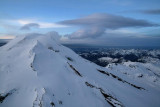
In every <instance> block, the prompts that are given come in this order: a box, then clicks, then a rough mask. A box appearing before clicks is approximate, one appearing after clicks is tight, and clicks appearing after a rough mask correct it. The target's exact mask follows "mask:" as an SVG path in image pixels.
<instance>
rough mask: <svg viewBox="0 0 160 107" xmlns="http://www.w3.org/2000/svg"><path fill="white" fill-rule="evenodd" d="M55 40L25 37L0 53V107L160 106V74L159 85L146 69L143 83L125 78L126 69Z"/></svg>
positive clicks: (137, 77)
mask: <svg viewBox="0 0 160 107" xmlns="http://www.w3.org/2000/svg"><path fill="white" fill-rule="evenodd" d="M55 36H56V35H55V34H54V35H53V36H52V34H45V35H39V34H34V36H33V35H26V36H21V37H18V38H16V39H14V40H12V41H11V42H9V43H8V44H7V45H5V46H3V47H1V48H0V107H52V106H53V107H54V106H55V107H106V106H108V107H110V106H113V107H119V106H121V107H122V106H126V107H135V106H136V107H158V106H160V101H159V99H160V83H159V73H160V71H159V69H158V68H157V69H158V70H155V71H156V74H157V76H155V75H154V76H155V77H153V78H156V79H157V80H154V79H152V76H153V73H151V72H150V71H147V74H146V72H145V71H146V70H144V71H143V68H140V69H142V71H141V72H140V73H143V74H144V78H142V79H139V75H140V77H141V74H138V73H139V70H135V72H136V73H132V72H127V73H128V74H129V75H131V76H128V75H126V74H125V73H124V72H125V71H130V70H126V69H127V68H126V67H124V66H125V65H122V66H120V67H115V68H111V67H112V66H114V65H110V66H111V67H107V68H102V67H100V66H98V65H95V64H94V63H91V62H89V61H87V60H85V59H83V58H81V57H80V56H78V55H77V54H75V53H74V52H73V51H72V50H70V49H68V48H66V47H64V46H62V45H61V44H59V43H58V41H57V38H56V37H55ZM146 66H147V65H146ZM138 69H139V68H138ZM151 69H152V68H151ZM133 71H134V70H133ZM155 71H154V73H155ZM135 74H136V75H135ZM147 76H148V77H147ZM148 78H149V79H148ZM150 78H151V79H150ZM148 81H149V82H148ZM154 81H156V82H154Z"/></svg>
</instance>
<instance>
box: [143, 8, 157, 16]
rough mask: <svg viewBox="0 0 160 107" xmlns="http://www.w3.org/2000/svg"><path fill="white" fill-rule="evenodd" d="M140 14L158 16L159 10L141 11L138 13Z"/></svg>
mask: <svg viewBox="0 0 160 107" xmlns="http://www.w3.org/2000/svg"><path fill="white" fill-rule="evenodd" d="M140 12H141V13H145V14H156V15H158V14H160V9H151V10H142V11H140Z"/></svg>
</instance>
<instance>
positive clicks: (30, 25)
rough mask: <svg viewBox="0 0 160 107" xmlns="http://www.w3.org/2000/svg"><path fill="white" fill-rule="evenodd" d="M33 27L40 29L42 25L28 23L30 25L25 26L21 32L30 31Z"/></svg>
mask: <svg viewBox="0 0 160 107" xmlns="http://www.w3.org/2000/svg"><path fill="white" fill-rule="evenodd" d="M32 27H35V28H39V27H40V25H39V24H37V23H28V24H25V25H24V26H22V27H21V28H20V29H21V30H30V29H31V28H32Z"/></svg>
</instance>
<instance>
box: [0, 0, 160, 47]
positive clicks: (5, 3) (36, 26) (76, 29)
mask: <svg viewBox="0 0 160 107" xmlns="http://www.w3.org/2000/svg"><path fill="white" fill-rule="evenodd" d="M159 5H160V1H159V0H141V1H140V0H101V1H99V0H78V1H76V0H54V1H53V0H14V1H13V0H1V1H0V42H4V41H6V40H8V39H13V38H14V37H15V36H20V35H24V34H28V33H31V34H33V33H40V34H44V33H48V32H50V33H56V34H57V35H59V36H60V38H59V39H60V41H61V42H62V43H65V44H87V45H98V46H160V20H159V19H160V8H159Z"/></svg>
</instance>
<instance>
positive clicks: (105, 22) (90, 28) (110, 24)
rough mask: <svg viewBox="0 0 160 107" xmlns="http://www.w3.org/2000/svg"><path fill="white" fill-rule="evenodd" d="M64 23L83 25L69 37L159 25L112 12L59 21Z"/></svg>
mask: <svg viewBox="0 0 160 107" xmlns="http://www.w3.org/2000/svg"><path fill="white" fill-rule="evenodd" d="M59 23H60V24H64V25H73V26H82V27H84V28H83V29H80V30H78V31H76V32H74V33H72V34H70V35H68V36H69V38H73V39H75V38H90V37H98V36H101V35H102V34H103V33H104V32H105V30H106V29H113V30H114V29H119V28H128V27H153V26H159V25H158V24H154V23H151V22H148V21H146V20H138V19H133V18H128V17H123V16H117V15H112V14H105V13H104V14H92V15H89V16H86V17H82V18H78V19H73V20H65V21H61V22H59Z"/></svg>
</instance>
